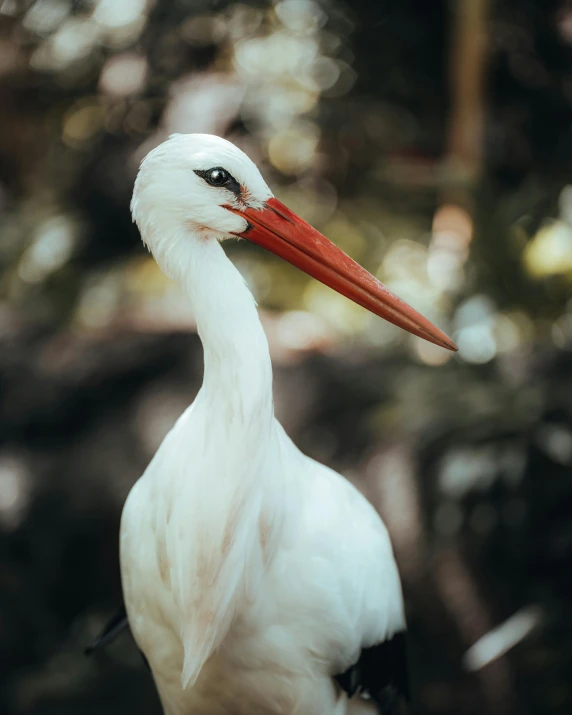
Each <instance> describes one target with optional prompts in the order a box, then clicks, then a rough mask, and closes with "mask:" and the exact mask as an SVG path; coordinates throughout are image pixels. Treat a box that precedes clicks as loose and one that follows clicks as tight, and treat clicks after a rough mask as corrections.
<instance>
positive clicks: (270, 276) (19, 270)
mask: <svg viewBox="0 0 572 715" xmlns="http://www.w3.org/2000/svg"><path fill="white" fill-rule="evenodd" d="M173 132H210V133H215V134H220V135H223V136H226V137H228V138H229V139H231V140H232V141H234V142H236V143H237V144H238V145H239V146H241V147H242V148H243V149H244V150H245V151H247V152H248V154H249V155H250V156H251V157H252V158H253V159H254V160H255V161H256V162H257V163H258V165H259V166H260V168H261V170H262V172H263V174H264V176H265V178H266V180H267V181H268V183H269V184H270V185H271V186H272V187H273V189H274V190H275V193H276V195H277V196H278V197H279V198H280V199H281V200H283V201H284V202H285V203H287V204H288V205H289V206H290V207H291V208H292V209H294V210H295V211H297V212H299V213H300V214H301V215H302V216H303V217H304V218H306V219H307V220H308V221H310V222H311V223H313V224H314V225H315V226H316V227H317V228H319V229H320V230H321V231H322V232H323V233H325V234H326V235H327V236H328V237H330V238H331V239H333V240H334V241H335V242H336V243H338V244H339V245H340V246H341V247H342V248H343V249H345V250H346V251H347V252H348V253H350V254H351V255H352V256H353V257H354V258H356V259H357V260H358V261H360V262H361V263H362V264H364V265H365V266H366V267H367V268H368V269H369V270H370V271H372V272H374V273H375V274H376V275H377V276H379V278H380V279H382V280H383V281H384V282H385V283H387V284H388V285H389V286H390V287H391V288H392V289H394V290H395V291H396V292H397V293H398V294H399V295H401V296H402V297H403V298H404V299H406V300H407V301H408V302H410V303H412V304H413V305H414V306H415V307H416V308H417V309H419V310H420V311H421V312H423V313H424V314H425V315H427V317H429V318H430V319H431V320H432V321H434V322H435V323H436V324H437V325H439V326H440V327H441V328H443V329H444V330H445V331H447V332H448V333H449V334H450V335H452V337H453V338H454V339H455V340H456V341H457V343H458V345H459V348H460V349H459V353H458V354H457V355H451V354H450V353H447V352H445V351H443V350H440V349H438V348H435V347H433V346H432V345H430V344H428V343H425V342H422V341H420V340H417V339H414V338H412V337H411V336H409V335H407V334H405V333H403V332H400V331H399V330H397V329H394V328H393V327H392V326H390V325H388V324H386V323H384V322H383V321H381V320H379V319H377V318H373V317H372V316H370V315H368V314H367V313H366V312H365V311H363V310H362V309H360V308H358V307H356V306H354V305H353V304H351V303H350V302H349V301H347V300H346V299H344V298H341V297H340V296H338V295H337V294H335V293H334V292H333V291H331V290H329V289H327V288H325V287H324V286H322V285H321V284H319V283H317V282H315V281H312V280H310V279H308V278H307V277H306V276H305V275H303V274H301V273H299V272H296V270H295V269H293V268H291V267H289V266H288V265H286V264H285V263H283V262H280V261H279V260H278V259H275V258H274V257H273V256H271V255H269V254H266V253H264V252H263V251H261V250H260V249H258V248H257V247H254V246H247V245H241V244H234V245H232V246H229V247H228V251H229V253H230V254H231V257H232V259H233V260H234V261H235V263H236V264H237V265H238V266H239V268H240V270H241V272H242V273H243V274H244V276H245V278H246V279H247V281H248V283H249V285H250V287H251V289H252V291H253V292H254V294H255V296H256V298H257V300H258V302H259V305H260V307H261V314H262V320H263V322H264V325H265V328H266V330H267V333H268V337H269V341H270V346H271V351H272V357H273V362H274V368H275V395H276V404H277V414H278V416H279V418H280V419H281V421H282V422H283V424H284V426H285V427H286V429H287V431H288V432H289V434H290V435H291V436H292V437H293V438H294V440H295V441H296V442H297V443H298V444H299V445H300V446H301V447H302V448H303V449H304V450H305V451H306V452H307V453H308V454H310V455H312V456H314V457H316V458H317V459H319V460H321V461H324V462H326V463H327V464H329V465H331V466H332V467H334V468H335V469H338V470H340V471H341V472H342V473H343V474H344V475H345V476H347V478H348V479H350V480H352V481H353V482H354V483H355V484H356V485H357V486H358V488H360V489H361V490H362V491H363V492H364V493H365V494H366V496H367V497H368V498H369V499H370V500H371V501H372V502H373V504H374V505H375V506H376V507H377V508H378V509H379V511H380V512H381V514H382V515H383V517H384V519H385V520H386V523H387V525H388V528H389V530H390V532H391V535H392V539H393V543H394V546H395V551H396V555H397V559H398V561H399V564H400V568H401V573H402V577H403V583H404V591H405V597H406V602H407V612H408V619H409V624H410V632H411V639H410V640H411V646H410V655H411V662H412V671H413V673H412V677H413V690H414V697H415V701H416V704H417V712H418V713H425V714H427V715H429V714H435V715H437V714H443V715H445V714H451V715H452V714H453V713H470V714H472V713H474V714H477V713H479V714H481V713H484V712H486V713H519V715H525V714H532V713H535V714H536V713H542V714H544V713H562V714H564V713H567V714H568V713H570V712H571V711H572V677H571V674H572V614H571V611H570V609H569V608H568V605H569V603H570V600H571V596H572V577H571V573H572V571H571V564H572V519H571V514H572V510H571V507H572V470H571V468H572V352H571V351H572V300H571V298H570V296H571V285H572V185H568V184H567V182H571V183H572V3H571V2H569V1H568V0H431V1H430V2H428V1H427V0H345V2H344V1H343V0H282V1H281V2H271V1H270V0H244V1H242V2H228V1H226V0H155V1H154V2H153V1H152V0H35V1H34V0H22V1H20V2H18V1H17V0H0V226H1V228H0V263H1V274H0V340H1V346H0V390H1V393H0V394H1V400H0V532H1V540H0V661H1V667H0V679H1V686H0V711H1V712H2V713H6V714H7V715H8V714H10V715H12V714H15V713H22V714H24V713H25V714H26V715H56V714H58V715H59V714H60V713H62V714H63V713H70V714H71V713H74V714H76V713H77V714H78V715H88V714H89V715H96V714H97V715H99V714H100V713H101V714H103V713H106V714H112V715H113V714H114V713H117V714H119V713H125V712H137V713H142V714H146V715H153V714H157V713H159V712H160V709H159V706H158V703H157V700H156V697H155V694H154V687H153V684H152V681H151V679H150V676H149V675H148V674H147V672H146V671H145V669H144V667H143V664H142V662H141V659H140V657H139V654H138V653H137V651H136V649H135V646H134V644H133V642H132V641H131V639H130V637H129V636H128V635H125V636H122V637H121V638H120V639H119V640H118V641H117V642H116V643H115V644H114V645H113V646H111V647H110V648H109V649H108V650H107V651H105V652H102V653H100V654H97V655H96V656H94V657H93V658H92V659H89V660H87V659H85V658H84V656H83V647H84V645H85V644H86V643H87V642H89V641H90V640H91V639H92V638H93V637H94V636H95V635H96V633H97V632H98V629H100V628H101V627H102V625H103V624H104V623H105V621H106V620H107V618H108V617H109V616H111V615H112V614H113V612H114V610H115V608H116V607H117V605H118V604H119V602H120V583H119V570H118V545H117V537H118V528H119V518H120V513H121V509H122V505H123V502H124V500H125V498H126V495H127V493H128V491H129V489H130V487H131V485H132V484H133V483H134V481H135V480H136V479H137V478H138V476H139V475H140V474H141V473H142V472H143V470H144V468H145V466H146V465H147V463H148V461H149V460H150V458H151V456H152V455H153V453H154V452H155V450H156V449H157V447H158V445H159V443H160V441H161V439H162V438H163V436H164V435H165V434H166V432H167V431H168V429H169V428H170V427H171V425H172V424H173V422H174V421H175V419H176V418H177V417H178V415H179V414H180V413H181V412H182V411H183V409H184V408H185V407H186V405H187V404H188V403H189V402H190V401H191V400H192V399H193V397H194V395H195V394H196V392H197V390H198V388H199V385H200V382H201V373H202V351H201V346H200V343H199V340H198V338H197V336H196V334H195V332H194V323H193V317H192V314H191V313H190V311H189V309H188V307H187V305H186V302H185V300H184V299H183V298H182V296H181V295H180V293H179V292H178V290H177V289H176V287H175V286H174V285H172V284H171V283H169V282H168V281H167V280H166V279H164V278H163V277H162V275H161V274H160V273H159V272H158V269H157V268H156V266H155V264H154V262H153V261H152V260H151V258H150V257H149V255H148V254H147V253H146V252H145V251H144V250H143V247H142V245H141V244H140V240H139V237H138V234H137V231H136V229H135V228H134V227H133V225H132V224H131V221H130V215H129V200H130V194H131V190H132V186H133V181H134V177H135V174H136V171H137V167H138V164H139V162H140V160H141V159H142V157H143V156H144V155H145V153H146V152H147V151H149V150H150V149H151V148H153V147H154V146H156V145H157V144H158V143H159V142H161V141H162V140H163V139H165V138H166V137H167V136H168V135H169V134H171V133H173Z"/></svg>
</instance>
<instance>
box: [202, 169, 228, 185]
mask: <svg viewBox="0 0 572 715" xmlns="http://www.w3.org/2000/svg"><path fill="white" fill-rule="evenodd" d="M206 179H207V181H208V182H209V184H210V185H211V186H224V184H226V183H227V181H228V179H229V175H228V173H227V172H226V171H225V170H224V169H211V170H210V171H209V173H208V174H207V177H206Z"/></svg>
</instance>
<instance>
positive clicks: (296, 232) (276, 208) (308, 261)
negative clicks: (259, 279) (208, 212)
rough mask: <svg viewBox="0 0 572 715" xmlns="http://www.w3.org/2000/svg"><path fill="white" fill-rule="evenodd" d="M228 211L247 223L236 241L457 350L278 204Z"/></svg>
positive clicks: (274, 202)
mask: <svg viewBox="0 0 572 715" xmlns="http://www.w3.org/2000/svg"><path fill="white" fill-rule="evenodd" d="M227 208H228V209H229V210H231V211H234V213H237V214H238V215H239V216H243V217H244V218H246V219H247V221H248V224H249V225H248V228H247V229H246V231H244V232H243V233H241V234H237V235H240V236H241V237H243V238H246V239H248V240H249V241H252V242H253V243H257V244H258V245H259V246H262V247H263V248H266V249H268V250H269V251H271V252H272V253H275V254H276V255H277V256H280V258H283V259H284V260H286V261H288V263H291V264H292V265H294V266H296V267H297V268H300V269H301V270H303V271H304V272H305V273H308V275H310V276H312V277H313V278H316V279H317V280H319V281H321V282H322V283H325V284H326V285H327V286H330V288H333V289H334V290H336V291H337V292H338V293H341V294H342V295H345V296H346V297H347V298H349V299H350V300H353V301H354V302H355V303H357V304H358V305H361V306H363V307H364V308H367V310H370V311H371V312H372V313H375V315H379V316H380V317H381V318H385V320H388V321H389V322H390V323H393V324H394V325H397V326H399V327H400V328H403V329H404V330H407V331H408V332H410V333H413V335H418V336H419V337H420V338H424V339H425V340H428V341H429V342H430V343H434V344H435V345H440V346H441V347H443V348H446V349H447V350H457V346H456V345H455V343H454V342H453V341H452V340H451V339H450V338H448V337H447V336H446V335H445V333H443V332H442V331H441V330H439V328H436V327H435V326H434V325H433V324H432V323H431V322H429V321H428V320H427V318H424V317H423V316H422V315H421V314H420V313H418V312H417V311H416V310H414V309H413V308H412V307H411V306H409V305H407V303H405V302H404V301H402V300H401V298H398V297H397V296H396V295H394V294H393V293H392V292H391V291H390V290H388V288H386V287H385V286H384V285H383V283H381V282H380V281H378V280H377V278H375V277H374V276H372V275H371V273H368V272H367V271H366V270H365V268H362V267H361V266H360V265H359V263H356V262H355V261H354V260H353V259H352V258H350V257H349V256H348V255H347V254H346V253H344V252H343V251H342V250H341V249H340V248H338V247H337V246H336V245H335V244H333V243H332V242H331V241H329V240H328V239H327V238H326V237H325V236H323V235H322V234H321V233H320V232H319V231H316V229H315V228H313V227H312V226H310V224H308V223H306V221H304V220H302V219H301V218H300V217H299V216H297V215H296V214H295V213H293V212H292V211H290V209H288V208H287V207H286V206H285V205H284V204H283V203H281V202H280V201H278V199H275V198H271V199H269V200H268V201H267V202H266V204H265V207H264V208H262V209H253V208H247V209H245V210H237V209H233V208H231V207H229V206H227Z"/></svg>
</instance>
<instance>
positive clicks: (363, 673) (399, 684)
mask: <svg viewBox="0 0 572 715" xmlns="http://www.w3.org/2000/svg"><path fill="white" fill-rule="evenodd" d="M335 680H336V681H337V683H338V685H339V686H340V687H341V688H342V690H344V691H345V692H346V693H347V694H348V695H349V697H350V698H351V697H353V696H354V695H355V694H356V693H357V694H359V695H361V696H365V697H367V698H369V699H371V700H372V701H373V702H374V703H375V704H376V706H377V708H378V710H379V712H380V713H382V714H383V715H393V714H394V713H395V714H397V713H402V712H404V708H405V703H406V702H408V701H409V674H408V668H407V652H406V647H405V632H404V631H401V632H399V633H396V634H395V635H394V636H393V638H390V639H389V640H387V641H384V642H383V643H378V644H377V645H374V646H372V647H371V648H364V649H363V650H362V651H361V653H360V657H359V660H358V661H357V663H354V664H353V665H352V666H351V668H348V670H346V672H345V673H342V674H341V675H336V676H335Z"/></svg>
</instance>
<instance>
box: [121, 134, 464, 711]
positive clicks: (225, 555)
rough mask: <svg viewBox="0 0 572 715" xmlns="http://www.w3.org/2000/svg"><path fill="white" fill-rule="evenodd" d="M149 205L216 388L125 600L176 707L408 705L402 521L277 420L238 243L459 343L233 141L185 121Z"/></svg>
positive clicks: (155, 501)
mask: <svg viewBox="0 0 572 715" xmlns="http://www.w3.org/2000/svg"><path fill="white" fill-rule="evenodd" d="M131 210H132V214H133V219H134V221H135V222H136V223H137V225H138V227H139V230H140V232H141V236H142V238H143V241H144V242H145V244H146V245H147V246H148V248H149V249H150V250H151V252H152V253H153V255H154V257H155V259H156V261H157V263H158V264H159V266H160V267H161V269H162V270H163V271H164V272H165V273H166V274H167V275H168V276H170V277H171V278H172V279H174V280H175V281H177V282H178V283H179V285H180V286H181V288H182V289H183V291H184V292H185V293H186V295H187V296H188V299H189V301H190V304H191V306H192V309H193V311H194V316H195V318H196V322H197V326H198V332H199V335H200V337H201V340H202V343H203V348H204V380H203V385H202V387H201V390H200V392H199V393H198V395H197V397H196V399H195V401H194V403H193V404H192V405H191V406H190V407H189V408H188V409H187V410H186V411H185V412H184V414H183V415H182V416H181V417H180V418H179V420H178V421H177V423H176V424H175V426H174V427H173V429H172V430H171V432H170V433H169V434H168V435H167V437H166V438H165V440H164V441H163V443H162V444H161V446H160V448H159V450H158V451H157V453H156V455H155V457H154V458H153V460H152V462H151V464H150V465H149V467H148V468H147V469H146V471H145V473H144V474H143V476H142V477H141V478H140V479H139V480H138V482H137V483H136V484H135V486H134V487H133V489H132V490H131V493H130V494H129V497H128V499H127V502H126V504H125V508H124V510H123V516H122V521H121V574H122V584H123V592H124V601H125V608H126V612H127V616H128V619H129V623H130V626H131V629H132V632H133V635H134V638H135V641H136V642H137V644H138V646H139V648H140V649H141V651H142V652H143V654H144V655H145V656H146V659H147V661H148V663H149V666H150V669H151V671H152V673H153V677H154V679H155V683H156V686H157V689H158V692H159V695H160V698H161V702H162V704H163V707H164V710H165V713H166V714H167V715H269V714H271V713H276V714H277V715H278V714H281V715H294V713H296V714H297V715H334V714H336V715H342V714H344V713H349V712H357V706H359V707H364V708H366V711H368V712H374V711H375V708H378V710H377V711H378V712H386V711H387V712H390V711H392V709H393V707H394V704H395V703H397V702H398V696H401V695H404V694H406V693H405V691H406V689H407V680H406V674H405V672H404V670H403V669H404V667H405V662H404V661H405V656H404V648H403V640H404V639H403V633H404V629H405V616H404V608H403V598H402V593H401V585H400V581H399V574H398V571H397V566H396V564H395V560H394V556H393V553H392V548H391V544H390V540H389V537H388V534H387V531H386V528H385V526H384V524H383V522H382V521H381V519H380V517H379V516H378V514H377V513H376V512H375V510H374V509H373V507H372V506H371V505H370V504H369V503H368V502H367V501H366V499H365V498H364V497H363V496H362V495H361V494H360V492H359V491H358V490H357V489H355V488H354V487H353V486H352V485H351V484H350V483H349V482H348V481H346V480H345V479H343V478H342V477H341V476H340V475H339V474H337V473H336V472H334V471H332V470H331V469H329V468H328V467H325V466H324V465H322V464H319V463H318V462H316V461H314V460H313V459H310V458H309V457H307V456H305V455H304V454H302V453H301V452H300V450H299V449H298V448H297V447H296V446H295V445H294V444H293V443H292V441H291V440H290V439H289V437H288V435H287V434H286V433H285V432H284V430H283V428H282V427H281V425H280V424H279V422H277V420H276V419H275V417H274V410H273V401H272V368H271V364H270V357H269V352H268V344H267V341H266V336H265V334H264V331H263V329H262V326H261V324H260V320H259V317H258V313H257V310H256V305H255V302H254V299H253V297H252V295H251V293H250V292H249V290H248V288H247V286H246V285H245V282H244V280H243V278H242V277H241V275H240V273H239V272H238V271H237V270H236V268H235V267H234V266H233V264H232V263H231V262H230V261H229V259H228V258H227V257H226V255H225V253H224V251H223V248H222V243H223V241H225V240H226V239H228V238H237V237H240V238H244V239H247V240H250V241H253V242H254V243H258V244H259V245H261V246H264V248H267V249H268V250H270V251H272V252H273V253H275V254H277V255H278V256H281V257H282V258H284V259H285V260H287V261H289V262H290V263H292V264H294V265H296V266H298V267H299V268H301V269H302V270H304V271H306V272H307V273H308V274H310V275H311V276H314V277H315V278H317V279H318V280H320V281H322V282H323V283H326V284H327V285H329V286H331V287H332V288H334V289H335V290H337V291H339V292H340V293H342V294H344V295H345V296H347V297H349V298H351V299H352V300H353V301H355V302H356V303H359V304H360V305H361V306H363V307H365V308H367V309H369V310H370V311H372V312H373V313H376V314H377V315H379V316H381V317H383V318H385V319H387V320H389V321H391V322H393V323H395V324H396V325H399V326H401V327H402V328H405V329H406V330H408V331H409V332H411V333H414V334H415V335H418V336H420V337H422V338H425V339H426V340H429V341H431V342H433V343H436V344H437V345H440V346H442V347H444V348H448V349H449V350H455V349H456V347H455V345H454V343H452V342H451V340H450V339H449V338H447V336H446V335H444V334H443V333H442V332H441V331H439V330H438V329H437V328H435V327H434V326H433V325H432V324H431V323H430V322H429V321H428V320H426V319H425V318H423V317H422V316H421V315H419V314H418V313H417V312H416V311H414V310H413V309H412V308H411V307H409V306H408V305H407V304H405V303H403V302H402V301H401V300H399V298H397V297H396V296H394V295H393V294H392V293H390V292H389V291H388V290H387V289H386V288H385V287H384V286H383V285H382V284H381V283H380V282H379V281H378V280H377V279H376V278H374V277H373V276H371V275H370V274H369V273H368V272H367V271H366V270H364V269H363V268H361V267H360V266H359V265H358V264H357V263H355V262H354V261H353V260H352V259H351V258H349V257H348V256H347V255H346V254H344V253H343V252H342V251H341V250H340V249H338V248H337V247H336V246H334V245H333V244H332V243H331V242H330V241H328V239H326V238H325V237H324V236H322V235H321V234H320V233H318V231H316V230H315V229H313V228H312V227H311V226H309V225H308V224H307V223H305V222H304V221H302V220H301V219H300V218H298V216H296V215H295V214H294V213H292V212H291V211H290V210H289V209H288V208H286V206H284V205H283V204H282V203H280V202H279V201H278V200H277V199H275V198H274V197H273V195H272V192H271V191H270V189H269V188H268V186H267V185H266V183H265V182H264V179H263V178H262V176H261V174H260V172H259V171H258V169H257V168H256V166H255V165H254V164H253V162H252V161H251V160H250V159H249V158H248V157H247V156H246V155H245V154H244V153H243V152H242V151H240V150H239V149H238V148H237V147H235V146H234V145H233V144H231V143H229V142H228V141H225V140H223V139H220V138H218V137H215V136H209V135H204V134H191V135H174V136H172V137H171V138H170V139H169V140H168V141H166V142H164V143H163V144H161V145H160V146H159V147H157V148H156V149H154V150H153V151H152V152H150V153H149V154H148V156H147V157H146V158H145V159H144V160H143V162H142V164H141V168H140V170H139V174H138V176H137V180H136V182H135V188H134V192H133V200H132V202H131ZM354 694H355V695H356V697H355V698H352V696H353V695H354ZM360 696H361V698H360ZM366 699H369V700H370V702H369V703H366V704H365V705H364V704H363V703H364V702H365V701H366ZM360 703H361V704H360ZM373 704H375V707H374V705H373Z"/></svg>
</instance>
